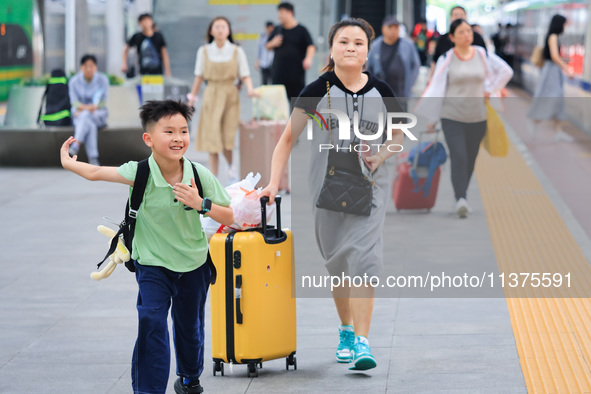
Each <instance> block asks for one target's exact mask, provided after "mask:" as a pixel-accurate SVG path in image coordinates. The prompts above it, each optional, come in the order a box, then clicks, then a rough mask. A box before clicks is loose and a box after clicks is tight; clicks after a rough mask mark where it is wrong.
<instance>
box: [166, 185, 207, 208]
mask: <svg viewBox="0 0 591 394" xmlns="http://www.w3.org/2000/svg"><path fill="white" fill-rule="evenodd" d="M173 191H174V195H175V196H176V199H177V200H179V201H180V202H182V203H183V204H185V205H186V206H188V207H191V208H193V209H194V210H196V211H201V209H202V205H203V199H202V198H201V197H200V196H199V190H198V189H197V185H196V184H195V179H193V178H191V186H189V185H185V184H184V183H177V184H175V185H174V189H173Z"/></svg>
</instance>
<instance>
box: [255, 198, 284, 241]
mask: <svg viewBox="0 0 591 394" xmlns="http://www.w3.org/2000/svg"><path fill="white" fill-rule="evenodd" d="M268 203H269V197H267V196H265V197H261V224H262V225H263V231H262V232H263V238H265V242H266V243H268V244H277V243H281V242H283V241H285V240H286V239H287V234H285V232H283V231H281V196H276V197H275V204H276V205H277V209H276V211H277V227H276V228H275V229H273V228H267V204H268Z"/></svg>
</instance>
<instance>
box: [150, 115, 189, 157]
mask: <svg viewBox="0 0 591 394" xmlns="http://www.w3.org/2000/svg"><path fill="white" fill-rule="evenodd" d="M143 139H144V142H145V143H146V145H148V146H149V147H150V148H152V153H153V154H154V159H156V161H158V160H159V159H163V160H165V161H169V160H170V161H173V160H180V159H181V158H182V157H183V155H184V154H185V152H186V151H187V148H188V147H189V127H188V125H187V120H186V119H185V118H184V117H183V115H181V114H174V115H172V116H169V117H164V118H161V119H160V120H159V121H158V122H157V123H153V124H151V125H149V126H148V127H147V132H146V133H144V135H143Z"/></svg>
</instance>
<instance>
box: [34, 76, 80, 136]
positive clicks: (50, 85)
mask: <svg viewBox="0 0 591 394" xmlns="http://www.w3.org/2000/svg"><path fill="white" fill-rule="evenodd" d="M44 107H45V111H43V108H44ZM71 107H72V106H71V104H70V93H69V91H68V78H66V73H65V72H64V70H62V69H56V70H53V71H52V72H51V77H50V78H49V81H48V82H47V85H46V86H45V93H43V98H42V99H41V106H40V107H39V114H38V115H37V123H40V122H42V123H43V124H44V125H45V126H71V125H72V115H71V113H70V108H71Z"/></svg>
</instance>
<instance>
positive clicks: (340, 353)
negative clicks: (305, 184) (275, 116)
mask: <svg viewBox="0 0 591 394" xmlns="http://www.w3.org/2000/svg"><path fill="white" fill-rule="evenodd" d="M373 36H374V32H373V29H372V28H371V26H370V25H369V24H368V23H367V22H366V21H364V20H363V19H345V20H342V21H340V22H337V23H336V24H334V25H333V26H332V27H331V29H330V32H329V36H328V43H329V46H330V61H329V63H328V65H327V66H326V67H325V70H326V73H324V74H323V75H321V76H320V77H319V78H318V79H317V80H316V81H314V82H312V83H311V84H309V85H308V86H306V87H305V88H304V90H303V91H302V93H301V94H300V97H299V98H298V100H297V101H296V103H295V108H294V110H293V112H292V115H291V118H290V121H289V122H288V124H287V126H286V128H285V131H284V132H283V135H282V136H281V139H280V140H279V142H278V144H277V146H276V148H275V151H274V153H273V159H272V164H271V180H270V183H269V185H268V186H267V187H265V189H263V191H262V193H261V195H262V196H269V197H270V199H271V200H273V198H274V197H275V195H276V194H277V190H278V186H279V183H280V180H281V175H282V174H283V171H284V168H285V167H286V165H287V161H288V159H289V156H290V152H291V147H292V145H293V144H295V142H296V140H297V138H298V136H299V135H300V134H301V133H302V131H303V129H304V128H305V127H306V124H307V120H308V119H309V118H308V117H307V116H306V115H305V114H304V113H303V112H304V110H305V111H309V110H310V109H312V110H316V111H321V110H323V109H325V108H327V107H328V108H329V109H338V110H340V111H342V112H343V113H349V114H351V115H350V116H349V117H350V118H352V120H353V119H355V116H354V114H355V113H356V114H357V116H358V117H359V124H358V127H359V132H360V133H362V134H364V135H366V134H372V135H373V134H375V127H374V126H377V123H376V121H377V119H378V116H380V114H381V115H382V116H383V114H384V113H386V112H402V111H401V108H400V105H399V104H398V103H397V102H396V99H394V98H393V97H394V95H393V93H392V90H391V89H390V87H389V86H388V85H387V84H386V83H384V82H382V81H380V80H378V79H377V78H375V77H374V76H373V75H371V74H368V73H366V72H363V70H364V65H365V62H366V59H367V54H368V51H369V45H370V43H371V40H372V39H373ZM374 100H375V101H374ZM326 120H327V122H328V124H329V125H330V126H328V127H329V130H326V129H324V130H323V129H321V127H320V126H319V125H316V124H314V123H315V122H311V123H312V124H313V127H314V129H313V139H312V146H313V150H312V152H311V158H312V162H311V165H310V173H309V178H308V179H309V186H310V194H311V196H312V201H314V202H317V203H319V202H320V200H319V198H320V197H323V200H324V198H325V197H327V195H323V193H322V192H321V189H323V185H324V183H325V181H326V179H325V173H326V169H327V164H328V163H329V160H331V159H330V158H332V157H339V156H340V159H339V160H343V161H347V163H348V164H349V166H350V167H351V169H352V170H353V171H354V172H353V173H354V174H357V173H363V169H362V168H360V167H367V171H368V172H371V175H368V174H367V173H364V174H365V176H366V177H371V178H373V184H372V186H371V187H370V189H371V193H372V196H371V199H370V200H369V205H370V207H369V212H367V210H366V211H365V213H357V212H338V211H335V210H332V209H334V207H333V208H332V209H330V208H318V207H317V205H314V207H313V208H312V209H313V213H314V221H315V233H316V240H317V242H318V245H319V248H320V252H321V254H322V256H323V258H324V259H325V266H326V268H327V270H328V272H329V274H330V275H333V276H339V277H340V276H341V275H343V274H344V273H346V274H347V275H349V276H351V277H353V276H355V277H357V276H359V277H361V278H363V277H364V275H367V278H369V277H371V276H374V275H375V276H377V275H379V274H380V271H381V268H382V265H383V235H382V229H383V225H384V220H385V212H386V205H387V200H388V196H389V187H388V181H389V175H388V170H387V166H384V165H383V164H384V162H385V161H386V160H387V159H388V158H389V157H391V156H393V155H394V154H395V153H393V151H394V149H390V150H392V152H391V151H390V150H389V149H388V146H389V145H391V144H401V143H402V142H403V140H404V135H403V134H402V132H401V131H400V130H394V131H393V138H392V140H389V141H386V143H385V145H380V149H379V150H377V149H376V150H374V151H372V152H371V153H368V155H369V156H367V157H363V159H364V164H360V157H359V156H358V155H357V154H355V153H354V152H353V153H352V154H351V153H339V152H337V151H336V150H334V149H331V150H330V153H329V152H328V151H327V150H319V149H318V147H319V146H326V144H332V143H334V144H337V143H339V144H341V145H342V146H345V147H346V146H347V144H349V145H348V146H349V147H354V146H359V145H362V144H358V142H357V140H356V137H352V138H350V139H349V140H348V141H346V140H342V141H340V140H337V138H338V137H336V135H337V134H338V132H337V130H336V128H337V127H336V126H335V124H336V123H335V122H334V121H335V118H334V116H333V117H332V119H331V118H328V117H327V119H326ZM333 128H335V130H333ZM337 141H338V142H337ZM373 142H377V141H373ZM321 144H322V145H321ZM341 155H342V156H341ZM355 168H356V170H355ZM329 173H330V171H329ZM355 177H358V175H355ZM361 178H363V176H362V177H361ZM351 180H352V179H351ZM353 182H354V181H353ZM359 197H360V199H364V198H365V197H366V195H360V196H359ZM320 205H322V204H320ZM337 205H341V204H340V202H337ZM360 208H367V207H366V206H363V207H360ZM368 282H369V281H366V282H365V283H363V284H362V286H360V287H349V286H341V287H339V288H335V289H334V290H333V292H332V296H333V299H334V303H335V306H336V310H337V313H338V316H339V319H340V322H341V325H340V326H339V330H338V331H339V339H340V342H339V345H338V347H337V352H336V359H337V361H338V362H339V363H351V362H352V363H353V366H351V367H350V369H352V370H367V369H371V368H375V367H376V365H377V362H376V360H375V358H374V356H373V355H372V353H371V348H370V346H369V340H368V335H369V329H370V324H371V319H372V313H373V305H374V289H373V287H372V286H371V283H368Z"/></svg>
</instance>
